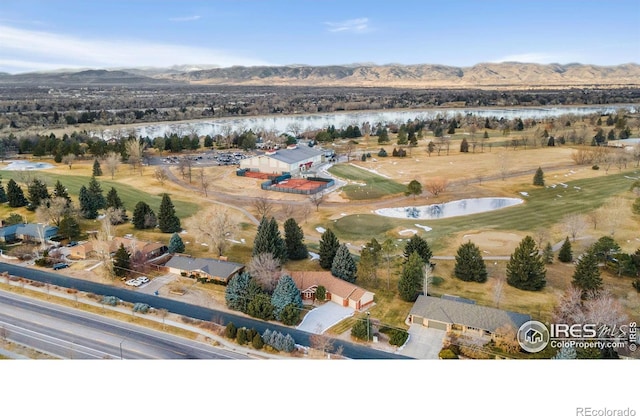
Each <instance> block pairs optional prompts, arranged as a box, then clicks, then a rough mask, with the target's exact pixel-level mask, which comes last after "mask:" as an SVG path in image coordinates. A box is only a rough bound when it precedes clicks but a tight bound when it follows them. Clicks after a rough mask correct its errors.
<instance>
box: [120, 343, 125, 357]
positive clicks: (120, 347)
mask: <svg viewBox="0 0 640 416" xmlns="http://www.w3.org/2000/svg"><path fill="white" fill-rule="evenodd" d="M124 340H125V339H124V338H123V339H122V341H120V359H121V360H122V359H123V358H122V343H123V342H124Z"/></svg>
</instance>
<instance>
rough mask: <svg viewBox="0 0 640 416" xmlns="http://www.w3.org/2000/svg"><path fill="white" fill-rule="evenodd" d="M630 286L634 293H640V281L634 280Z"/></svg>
mask: <svg viewBox="0 0 640 416" xmlns="http://www.w3.org/2000/svg"><path fill="white" fill-rule="evenodd" d="M631 285H632V286H633V288H634V289H635V290H636V291H638V292H640V279H636V280H634V281H633V283H631Z"/></svg>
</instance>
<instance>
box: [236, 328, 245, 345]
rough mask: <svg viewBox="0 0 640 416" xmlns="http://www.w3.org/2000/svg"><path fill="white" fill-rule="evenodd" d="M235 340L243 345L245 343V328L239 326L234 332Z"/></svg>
mask: <svg viewBox="0 0 640 416" xmlns="http://www.w3.org/2000/svg"><path fill="white" fill-rule="evenodd" d="M236 342H237V343H238V344H240V345H244V344H246V343H247V329H246V328H239V329H238V332H237V333H236Z"/></svg>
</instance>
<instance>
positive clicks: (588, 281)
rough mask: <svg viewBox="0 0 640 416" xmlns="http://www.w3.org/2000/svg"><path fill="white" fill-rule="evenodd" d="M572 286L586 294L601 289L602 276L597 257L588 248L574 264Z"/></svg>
mask: <svg viewBox="0 0 640 416" xmlns="http://www.w3.org/2000/svg"><path fill="white" fill-rule="evenodd" d="M571 283H572V284H573V286H575V287H577V288H579V289H581V290H582V293H583V294H584V295H585V296H586V295H590V294H594V293H596V292H598V291H599V290H600V289H602V277H600V269H599V268H598V258H597V257H596V255H595V253H594V251H593V250H588V251H587V252H586V253H585V254H584V255H583V256H582V257H581V258H580V260H578V262H577V264H576V269H575V271H574V272H573V280H572V281H571Z"/></svg>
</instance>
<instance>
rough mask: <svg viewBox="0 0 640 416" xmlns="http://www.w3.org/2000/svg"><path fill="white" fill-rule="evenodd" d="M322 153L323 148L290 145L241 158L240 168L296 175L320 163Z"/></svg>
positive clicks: (322, 158)
mask: <svg viewBox="0 0 640 416" xmlns="http://www.w3.org/2000/svg"><path fill="white" fill-rule="evenodd" d="M324 154H325V152H324V151H323V150H319V149H316V148H315V147H309V146H298V145H291V146H287V148H286V149H278V150H271V151H267V152H264V153H263V154H260V155H257V156H254V157H250V158H247V159H243V160H241V161H240V168H241V169H249V170H252V171H258V172H262V173H269V174H278V175H279V174H281V173H284V172H288V173H290V174H291V175H296V174H298V173H301V172H306V171H308V170H309V169H312V168H313V167H315V166H316V165H318V164H320V163H322V162H323V160H324Z"/></svg>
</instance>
